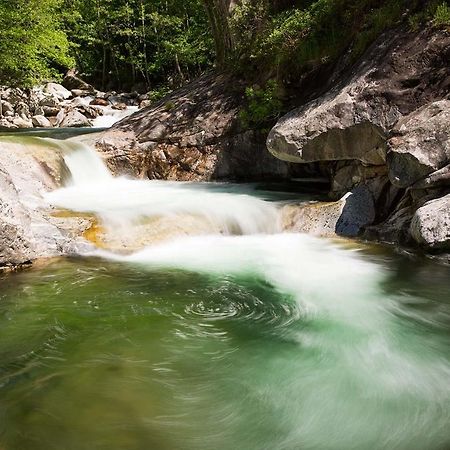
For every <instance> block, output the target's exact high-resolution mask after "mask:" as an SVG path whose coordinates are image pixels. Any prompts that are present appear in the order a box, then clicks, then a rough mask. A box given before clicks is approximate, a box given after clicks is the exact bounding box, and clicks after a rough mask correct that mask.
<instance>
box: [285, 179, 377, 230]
mask: <svg viewBox="0 0 450 450" xmlns="http://www.w3.org/2000/svg"><path fill="white" fill-rule="evenodd" d="M281 216H282V226H283V229H284V230H285V231H294V232H300V233H309V234H313V235H316V236H327V237H330V236H335V235H338V236H346V237H355V236H358V235H359V234H360V233H361V232H362V231H363V230H364V228H365V227H367V226H368V225H371V224H372V223H373V222H374V220H375V204H374V200H373V196H372V194H371V192H370V191H369V189H368V188H366V187H365V186H361V187H358V188H356V189H354V190H353V191H352V192H349V193H347V194H346V195H344V196H343V197H342V198H341V199H340V200H338V201H336V202H329V203H323V202H318V203H308V204H302V205H297V206H296V205H288V206H285V207H284V208H283V209H282V211H281Z"/></svg>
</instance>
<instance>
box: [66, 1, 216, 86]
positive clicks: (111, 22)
mask: <svg viewBox="0 0 450 450" xmlns="http://www.w3.org/2000/svg"><path fill="white" fill-rule="evenodd" d="M65 6H66V8H65V23H66V30H67V34H68V35H69V36H70V38H71V42H72V45H73V52H74V54H75V58H76V60H77V64H78V66H79V68H80V69H81V71H82V72H83V73H84V74H86V75H87V76H88V77H90V78H91V80H92V81H94V82H97V83H98V84H101V86H102V87H103V88H107V87H119V88H131V87H132V86H133V85H134V84H136V83H138V82H143V83H145V85H146V87H147V88H153V87H154V86H157V85H159V84H171V85H174V86H176V85H178V84H181V83H182V82H185V81H187V80H189V79H191V78H192V77H194V76H197V75H199V74H200V73H202V71H204V70H205V69H206V68H207V67H209V66H210V64H211V61H212V58H213V52H212V47H213V46H212V41H211V38H210V33H209V29H208V24H207V18H206V15H205V11H204V8H203V5H202V3H201V2H200V0H153V1H149V0H95V1H92V0H65Z"/></svg>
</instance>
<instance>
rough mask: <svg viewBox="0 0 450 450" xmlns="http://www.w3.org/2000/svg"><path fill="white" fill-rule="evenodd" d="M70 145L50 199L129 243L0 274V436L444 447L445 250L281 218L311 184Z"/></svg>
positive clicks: (29, 440) (448, 368) (449, 360)
mask: <svg viewBox="0 0 450 450" xmlns="http://www.w3.org/2000/svg"><path fill="white" fill-rule="evenodd" d="M69 150H70V151H68V152H67V154H66V157H65V160H66V164H67V166H68V168H69V170H70V173H71V177H70V179H68V180H67V183H66V186H65V187H63V188H61V189H59V190H57V191H54V192H50V193H48V194H47V201H48V202H49V203H50V204H52V205H54V206H55V207H58V208H64V209H65V210H70V211H71V212H72V213H74V214H78V213H79V214H86V213H88V214H94V215H95V216H96V217H97V219H98V221H99V223H100V224H101V226H102V228H103V229H104V230H106V231H104V233H105V236H106V240H107V239H108V236H109V237H111V236H112V239H113V240H114V241H115V242H118V241H120V242H121V243H122V244H123V243H124V242H125V245H121V246H108V245H102V246H100V247H101V248H93V249H91V250H89V251H87V252H86V253H84V254H82V255H74V256H72V257H67V258H58V259H54V260H50V261H47V262H45V263H44V262H43V263H40V264H37V265H36V267H35V268H33V269H31V270H28V271H24V272H20V273H15V274H8V275H6V274H4V275H1V276H0V448H1V449H2V450H41V449H42V450H44V449H45V450H50V449H55V450H62V449H68V450H84V449H86V450H88V449H89V450H92V449H108V450H119V449H120V450H124V449H127V450H138V449H139V450H141V449H142V450H144V449H145V450H149V449H155V450H160V449H161V450H164V449H170V450H191V449H192V450H203V449H204V450H211V449H214V450H232V449H237V450H253V449H254V450H261V449H267V450H297V449H346V450H347V449H367V450H369V449H370V450H371V449H405V450H406V449H418V450H419V449H420V450H423V449H436V450H441V449H446V448H449V447H450V431H449V423H450V382H449V380H450V345H449V344H450V333H449V330H450V267H449V266H448V265H445V264H442V263H440V262H439V261H435V260H432V259H426V258H423V257H420V256H419V255H414V254H410V253H407V252H401V251H396V250H395V249H394V248H391V247H386V246H382V245H373V244H371V245H368V244H365V243H362V242H358V241H344V240H326V239H318V238H315V237H311V236H307V235H301V234H293V233H282V232H281V227H280V224H279V220H278V214H277V211H278V208H279V206H280V205H281V204H285V203H286V202H289V201H294V199H295V200H298V199H299V198H302V199H304V200H308V199H311V198H312V196H311V194H303V195H299V194H298V193H292V192H282V191H279V192H276V191H274V190H273V189H274V187H273V186H269V187H270V189H268V186H261V185H233V184H228V183H220V184H215V183H197V184H195V183H194V184H193V183H173V182H162V181H142V180H128V179H125V178H113V177H112V176H111V175H110V174H109V172H108V171H107V169H106V167H105V166H104V165H103V163H102V161H101V160H100V158H99V157H98V155H96V154H95V153H93V152H92V151H91V150H89V149H88V148H86V147H85V146H82V145H78V146H77V145H72V146H70V149H69ZM161 220H162V222H161ZM155 221H159V222H158V225H157V226H158V227H159V229H158V232H157V233H154V234H152V238H151V239H150V240H149V241H148V242H147V241H145V240H144V241H142V239H141V240H139V239H138V241H139V245H135V243H136V241H137V239H136V236H132V235H133V234H142V233H143V232H149V229H152V230H154V227H155V226H156V225H155V223H156V222H155ZM168 229H169V231H171V230H172V231H173V230H175V232H174V233H168ZM130 236H131V237H132V238H131V239H130ZM130 242H131V243H132V244H130ZM143 242H144V243H145V245H142V243H143ZM119 247H120V248H119Z"/></svg>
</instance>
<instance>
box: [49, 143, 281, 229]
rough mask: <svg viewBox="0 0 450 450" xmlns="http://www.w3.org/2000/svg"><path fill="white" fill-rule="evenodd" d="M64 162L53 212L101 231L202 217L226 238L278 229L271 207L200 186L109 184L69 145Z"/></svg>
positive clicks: (104, 173)
mask: <svg viewBox="0 0 450 450" xmlns="http://www.w3.org/2000/svg"><path fill="white" fill-rule="evenodd" d="M66 150H67V154H66V156H65V158H64V159H65V161H66V165H67V166H68V168H69V170H70V173H71V175H72V179H71V182H70V183H69V185H68V186H66V187H65V188H62V189H59V190H56V191H53V192H50V193H48V195H47V200H48V201H49V202H50V203H51V204H52V205H54V206H57V207H60V208H66V209H70V210H73V211H78V212H85V213H93V214H96V215H97V216H99V217H100V218H101V219H102V221H103V222H104V224H105V225H106V226H108V225H109V226H122V227H125V228H126V226H127V225H129V224H130V223H132V222H133V221H138V220H140V219H142V218H155V217H162V216H168V215H171V216H177V215H186V214H188V215H191V216H196V217H203V218H204V219H205V220H206V221H208V222H209V223H211V224H214V225H215V226H216V228H219V229H220V230H222V231H223V232H224V233H226V234H254V233H273V232H276V231H277V230H278V229H279V222H278V212H277V207H276V206H275V205H274V204H272V203H268V202H265V201H263V200H260V199H257V198H254V197H252V196H250V195H242V194H241V195H238V194H229V193H223V192H212V191H208V187H207V185H206V184H205V185H204V186H202V185H196V186H192V185H190V184H189V183H176V182H167V181H150V180H145V181H144V180H130V179H127V178H123V177H120V178H114V177H112V176H111V175H110V173H109V172H108V169H107V168H106V166H105V164H104V162H103V161H102V160H101V158H100V156H99V155H98V154H97V153H96V152H95V151H94V150H92V149H91V148H89V147H88V146H86V145H83V144H80V143H73V142H72V143H71V144H70V147H68V148H67V149H66Z"/></svg>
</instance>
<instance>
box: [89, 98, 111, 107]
mask: <svg viewBox="0 0 450 450" xmlns="http://www.w3.org/2000/svg"><path fill="white" fill-rule="evenodd" d="M89 104H90V105H93V106H109V102H108V100H106V99H104V98H99V97H96V98H94V100H92V101H91V102H90V103H89Z"/></svg>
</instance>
